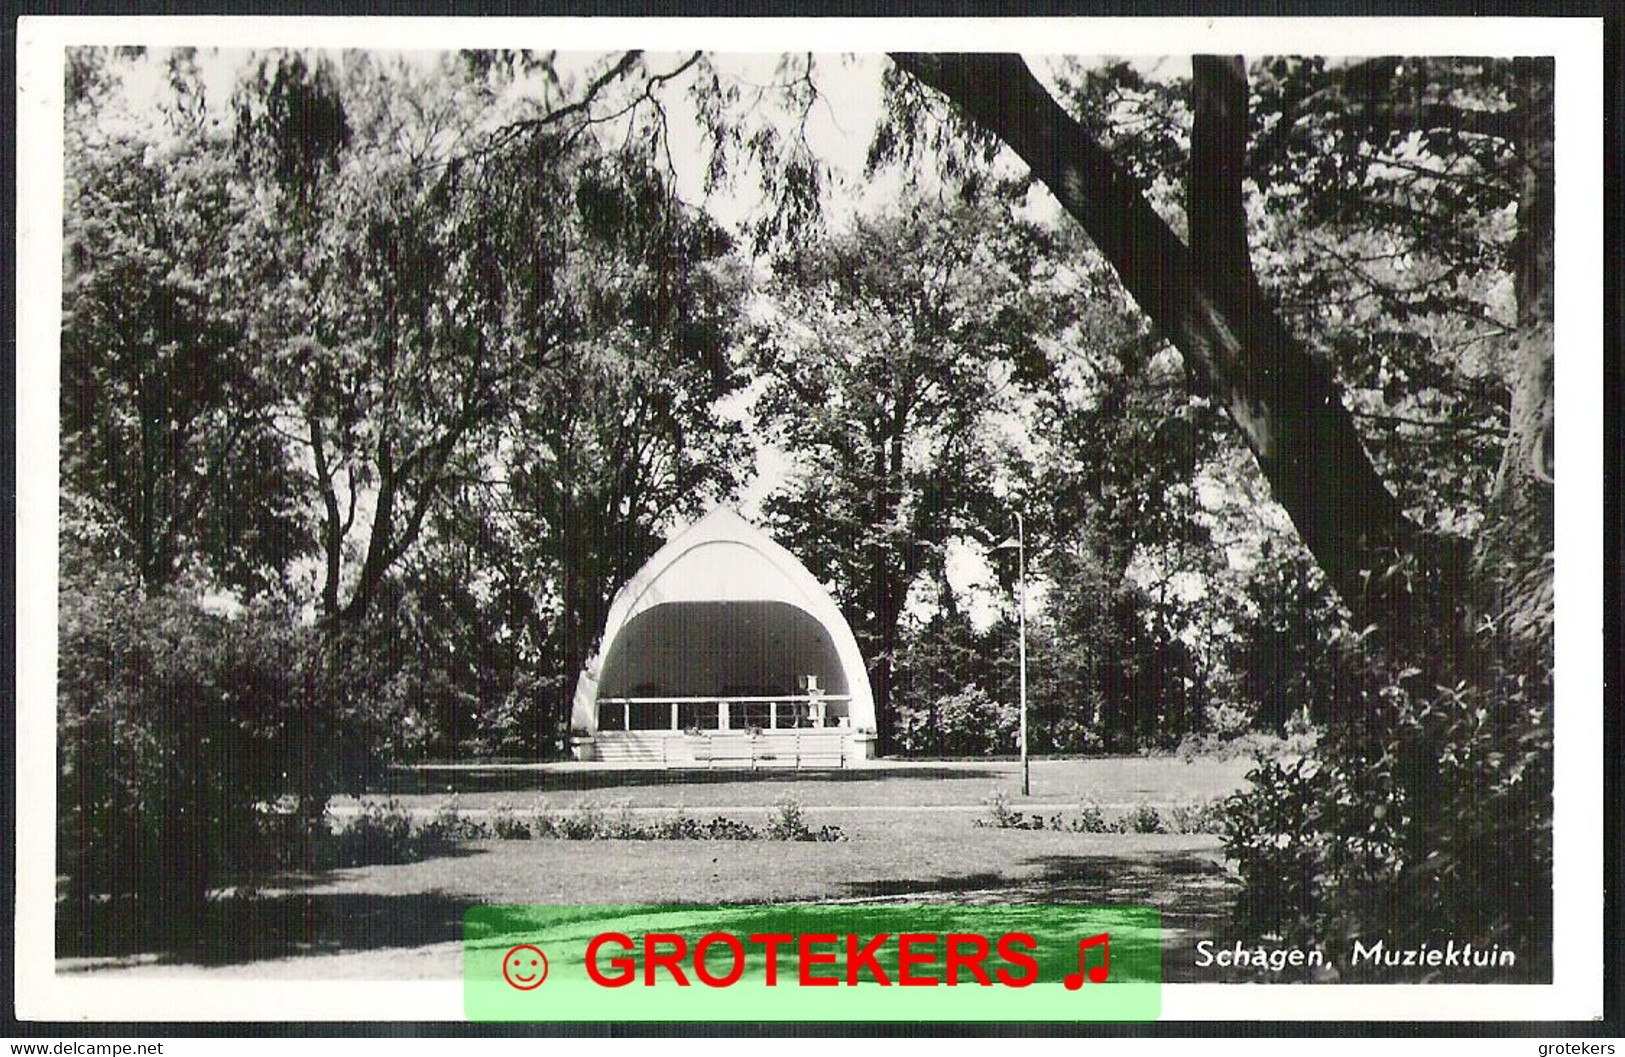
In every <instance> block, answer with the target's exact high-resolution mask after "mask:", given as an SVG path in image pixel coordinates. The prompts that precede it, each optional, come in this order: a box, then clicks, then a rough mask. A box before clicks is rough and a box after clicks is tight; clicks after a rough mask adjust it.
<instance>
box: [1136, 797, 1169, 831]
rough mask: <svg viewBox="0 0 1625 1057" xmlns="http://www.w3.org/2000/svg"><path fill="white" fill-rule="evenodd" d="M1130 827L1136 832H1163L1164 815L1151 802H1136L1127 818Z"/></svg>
mask: <svg viewBox="0 0 1625 1057" xmlns="http://www.w3.org/2000/svg"><path fill="white" fill-rule="evenodd" d="M1127 825H1128V829H1129V830H1130V831H1132V832H1134V833H1161V832H1163V828H1162V815H1161V814H1160V813H1158V811H1157V809H1156V808H1154V807H1152V806H1151V805H1150V804H1136V805H1135V807H1134V810H1133V811H1130V812H1129V814H1128V819H1127Z"/></svg>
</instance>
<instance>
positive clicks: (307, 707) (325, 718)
mask: <svg viewBox="0 0 1625 1057" xmlns="http://www.w3.org/2000/svg"><path fill="white" fill-rule="evenodd" d="M60 619H61V623H60V639H59V644H60V653H59V658H60V666H59V670H60V673H61V675H60V678H59V682H58V735H59V737H58V752H59V758H58V804H59V809H60V816H59V826H60V830H59V841H58V849H59V856H60V862H59V868H60V871H61V872H62V873H63V874H64V875H66V877H67V883H68V891H69V895H70V898H72V899H73V900H75V901H76V902H77V903H78V904H79V909H81V910H84V909H86V904H87V903H88V901H89V900H91V899H94V898H96V897H98V896H110V897H112V898H114V899H120V898H133V899H135V900H137V901H138V902H141V903H143V904H145V905H146V906H147V907H148V908H149V909H150V910H152V911H153V912H154V914H155V920H161V921H163V922H165V923H166V924H167V925H168V927H170V928H172V929H174V930H176V932H177V934H178V935H184V934H185V931H186V930H187V929H188V928H189V927H190V922H191V919H192V918H193V916H194V915H195V914H196V913H197V912H198V911H199V910H201V907H202V904H203V901H204V900H205V899H206V898H207V895H208V891H209V888H210V886H211V885H212V884H215V883H218V880H219V878H220V876H221V874H222V872H223V871H226V870H228V869H233V868H259V867H262V866H266V865H282V866H288V865H301V864H304V863H307V862H308V861H309V859H310V857H311V855H312V854H313V841H314V840H315V839H316V834H317V833H318V832H319V830H320V828H321V815H322V812H323V810H324V808H325V805H326V802H327V798H328V796H329V795H330V793H331V792H332V791H333V790H334V788H335V786H336V785H337V784H338V782H339V781H340V777H341V775H340V764H339V759H338V757H337V755H336V754H335V753H334V751H333V747H334V746H335V745H336V744H338V743H339V742H340V741H341V740H342V739H338V738H336V737H335V736H334V730H335V725H336V724H335V721H336V717H335V714H334V712H333V711H332V710H331V709H330V708H328V707H327V705H326V702H327V701H328V700H330V698H328V697H327V695H326V694H325V693H324V688H323V683H322V679H321V675H320V666H319V665H318V664H316V663H315V660H316V657H317V653H316V650H315V642H314V635H313V634H312V633H311V632H310V631H309V630H307V629H302V628H298V627H292V626H289V625H288V624H287V623H285V622H283V621H282V620H281V619H279V618H278V617H276V616H275V615H271V614H262V613H257V612H252V611H251V612H249V613H247V614H244V615H242V616H240V617H238V618H236V619H226V618H224V617H222V616H219V615H215V614H211V613H208V612H205V611H204V610H202V609H201V608H199V607H198V606H197V605H195V604H192V603H191V602H189V601H186V600H184V599H181V598H178V597H172V596H168V595H160V596H157V597H152V598H143V597H142V596H141V593H140V591H139V589H138V588H137V587H136V585H134V584H133V583H128V582H121V581H119V580H118V579H116V578H115V577H112V576H106V577H102V578H95V577H88V576H87V577H83V578H73V577H66V576H65V577H64V580H63V590H62V595H61V600H60ZM267 840H270V841H273V842H275V843H274V844H272V845H270V846H268V845H267V844H266V843H265V842H266V841H267Z"/></svg>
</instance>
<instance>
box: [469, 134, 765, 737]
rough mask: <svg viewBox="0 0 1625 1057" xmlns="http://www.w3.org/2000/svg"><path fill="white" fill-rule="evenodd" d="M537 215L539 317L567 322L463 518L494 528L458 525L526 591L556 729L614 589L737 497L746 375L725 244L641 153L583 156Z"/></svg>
mask: <svg viewBox="0 0 1625 1057" xmlns="http://www.w3.org/2000/svg"><path fill="white" fill-rule="evenodd" d="M540 205H541V203H538V206H540ZM547 208H550V209H551V210H552V211H553V212H554V213H555V214H556V219H555V221H554V222H555V223H559V224H561V225H562V226H564V228H565V230H566V231H567V232H568V236H567V241H568V245H569V246H570V247H571V254H570V256H569V258H568V260H567V262H565V263H564V265H563V266H561V267H560V269H559V273H558V277H557V279H556V280H555V290H554V309H553V310H554V311H558V312H562V313H567V314H568V318H569V320H570V322H569V325H568V326H567V327H566V328H564V330H563V332H562V333H563V336H562V337H561V339H560V341H559V344H558V346H557V351H556V354H555V362H554V363H553V364H551V365H550V366H549V367H548V368H547V369H545V370H543V371H539V372H536V373H535V374H533V375H531V376H530V377H528V378H527V380H526V385H525V387H524V388H523V390H522V391H521V392H520V394H519V395H518V396H517V397H516V402H515V404H514V407H513V410H512V415H511V418H510V420H509V421H508V422H507V423H506V424H505V425H506V442H505V444H504V450H503V451H502V453H501V454H500V455H499V456H498V457H496V458H495V459H493V460H492V471H493V473H494V474H495V485H494V487H493V488H492V489H491V490H490V491H489V492H487V493H486V495H485V498H483V499H482V500H479V501H478V503H477V508H480V507H483V509H485V510H487V511H493V510H494V511H499V512H500V514H501V516H500V517H498V518H497V519H496V523H495V525H494V526H490V527H487V526H483V525H475V526H472V527H475V528H476V529H477V530H478V531H479V532H480V533H481V539H482V540H484V541H485V543H484V548H485V550H486V553H487V554H488V556H489V558H490V559H491V562H492V564H491V566H490V567H491V568H492V569H493V571H494V575H495V577H496V578H497V580H499V581H502V582H505V583H507V584H508V586H509V590H511V591H519V590H524V589H525V588H523V587H522V586H521V583H518V582H515V581H521V582H528V584H529V585H530V587H529V590H530V591H531V596H532V598H534V599H535V602H534V605H535V614H536V618H537V620H538V623H537V630H538V633H539V639H538V642H537V645H538V646H539V647H541V648H542V649H541V653H540V654H539V655H538V656H537V657H536V658H535V663H536V664H537V665H538V666H539V667H540V669H541V670H542V671H544V672H545V673H546V678H547V679H548V680H549V682H550V683H551V686H552V691H553V692H552V693H551V694H549V698H550V700H549V702H548V708H549V711H548V713H547V715H546V718H545V720H544V723H545V726H546V728H547V729H557V727H558V726H559V725H561V724H562V723H563V722H564V721H565V720H566V719H567V717H568V714H569V699H570V695H571V694H573V692H574V690H575V683H576V680H577V678H578V677H579V675H580V673H581V671H582V669H583V667H584V665H585V663H586V661H587V658H588V657H589V655H590V654H591V652H592V649H593V647H594V645H595V643H596V640H597V637H598V636H599V635H600V633H601V632H602V630H603V626H604V621H605V619H606V617H607V616H608V611H609V604H610V601H611V599H612V598H613V596H614V593H615V591H616V590H618V589H619V587H620V586H621V585H622V584H624V583H625V582H626V581H627V580H628V579H630V578H631V576H632V575H633V574H634V573H635V572H636V571H637V570H638V569H639V568H640V567H642V565H643V563H644V562H645V561H647V560H648V559H649V558H650V557H651V556H652V555H653V554H654V552H655V550H657V549H658V548H659V546H660V544H661V542H662V541H663V539H664V536H665V534H666V532H667V531H669V530H670V528H671V527H672V526H673V525H674V524H675V523H676V522H677V521H678V520H679V519H682V518H687V517H693V516H695V515H697V514H698V513H700V512H702V511H703V510H704V509H705V506H706V505H707V504H708V503H713V502H716V501H718V500H720V499H724V498H726V497H728V496H730V495H731V494H732V493H733V492H734V490H735V489H736V488H737V487H738V483H739V478H740V475H741V472H742V470H743V467H744V466H745V464H746V460H747V454H748V453H747V449H746V447H745V444H744V433H743V426H742V424H741V422H740V421H739V420H738V418H737V417H736V416H734V415H733V414H732V413H731V412H730V411H729V410H728V408H727V406H726V402H727V401H729V400H730V399H731V398H733V397H735V395H736V394H737V393H738V391H739V390H740V388H741V387H742V386H743V385H744V384H745V381H746V377H745V375H744V373H743V371H742V369H741V364H740V362H739V354H738V350H737V349H736V348H735V341H736V331H737V329H738V323H737V318H738V316H739V314H740V313H741V311H742V304H743V298H744V295H745V292H746V289H747V286H746V276H745V274H744V272H743V269H742V267H740V264H739V262H738V260H737V259H736V257H735V254H734V247H733V244H732V240H731V239H730V238H729V237H728V236H727V235H726V233H725V232H723V231H722V230H721V229H720V228H719V227H718V226H717V225H716V224H715V222H713V221H712V220H711V219H710V218H708V217H706V216H705V215H703V214H701V213H698V212H696V211H694V210H692V209H690V208H689V207H687V206H685V205H684V204H683V203H682V202H681V201H680V200H678V199H677V197H676V196H675V195H674V194H673V193H672V191H671V188H670V186H669V185H668V183H667V182H666V180H665V179H664V178H663V176H662V174H661V173H660V172H659V171H658V169H656V168H655V167H654V166H653V165H651V164H650V163H649V161H648V159H647V158H645V157H642V156H640V155H637V154H626V153H622V154H612V153H608V152H605V153H603V154H601V155H599V156H598V157H596V158H592V159H590V160H587V161H584V162H583V163H582V164H581V165H580V166H579V167H578V168H577V169H576V171H575V172H574V174H573V179H572V181H571V183H570V185H569V186H568V187H567V188H566V189H565V192H564V193H563V194H562V195H560V196H559V197H557V198H555V199H554V200H553V201H552V202H551V203H549V204H548V206H547ZM544 629H545V630H544Z"/></svg>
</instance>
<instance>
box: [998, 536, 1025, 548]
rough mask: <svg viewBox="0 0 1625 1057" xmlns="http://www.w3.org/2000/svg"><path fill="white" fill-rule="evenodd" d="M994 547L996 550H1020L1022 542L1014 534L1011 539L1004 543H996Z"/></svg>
mask: <svg viewBox="0 0 1625 1057" xmlns="http://www.w3.org/2000/svg"><path fill="white" fill-rule="evenodd" d="M993 549H994V550H996V551H1015V550H1020V549H1021V542H1020V541H1019V540H1017V539H1016V538H1015V537H1014V536H1011V537H1010V538H1009V539H1007V540H1005V541H1004V542H1003V543H1000V544H998V545H996V546H995V547H994V548H993Z"/></svg>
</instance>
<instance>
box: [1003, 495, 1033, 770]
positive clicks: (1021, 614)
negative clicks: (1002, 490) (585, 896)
mask: <svg viewBox="0 0 1625 1057" xmlns="http://www.w3.org/2000/svg"><path fill="white" fill-rule="evenodd" d="M1013 513H1014V514H1015V518H1016V538H1015V539H1013V540H1005V541H1004V542H1003V543H1001V544H999V550H1010V549H1012V548H1014V550H1015V552H1016V643H1017V645H1016V649H1017V652H1018V655H1019V656H1020V661H1021V670H1020V677H1019V678H1020V687H1021V734H1020V737H1021V795H1022V796H1031V795H1032V777H1031V773H1030V771H1029V769H1028V766H1027V532H1026V526H1024V525H1023V524H1022V521H1021V511H1019V510H1017V511H1013Z"/></svg>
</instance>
